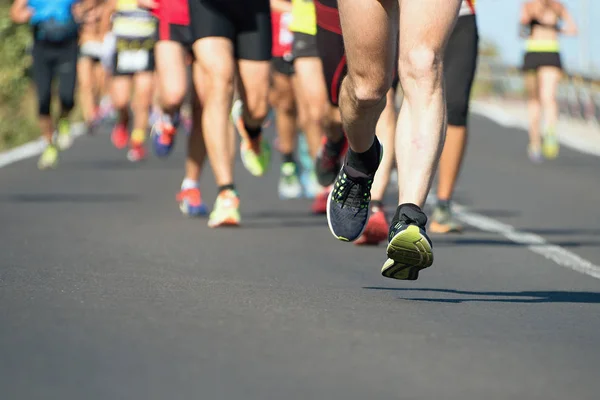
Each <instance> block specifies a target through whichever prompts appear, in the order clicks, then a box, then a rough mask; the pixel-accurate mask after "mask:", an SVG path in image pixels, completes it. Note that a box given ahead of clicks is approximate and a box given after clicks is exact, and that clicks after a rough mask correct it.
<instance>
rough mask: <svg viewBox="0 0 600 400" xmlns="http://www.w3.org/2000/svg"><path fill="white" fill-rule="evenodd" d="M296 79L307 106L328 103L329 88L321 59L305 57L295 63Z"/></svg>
mask: <svg viewBox="0 0 600 400" xmlns="http://www.w3.org/2000/svg"><path fill="white" fill-rule="evenodd" d="M294 70H295V71H296V79H298V85H299V88H300V90H301V91H302V98H303V99H304V101H305V102H307V105H309V106H310V105H323V104H327V103H328V95H327V87H326V84H325V77H324V74H323V65H322V63H321V59H320V58H319V57H303V58H298V59H296V60H295V61H294Z"/></svg>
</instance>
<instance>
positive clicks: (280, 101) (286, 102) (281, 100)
mask: <svg viewBox="0 0 600 400" xmlns="http://www.w3.org/2000/svg"><path fill="white" fill-rule="evenodd" d="M274 104H275V107H274V108H276V109H277V111H278V112H280V113H283V114H286V115H292V114H294V113H295V112H296V103H295V102H294V97H293V96H290V95H288V94H287V93H286V94H281V95H280V96H278V97H276V99H275V102H274Z"/></svg>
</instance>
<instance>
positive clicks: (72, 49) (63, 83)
mask: <svg viewBox="0 0 600 400" xmlns="http://www.w3.org/2000/svg"><path fill="white" fill-rule="evenodd" d="M78 51H79V50H78V45H77V40H73V41H71V42H70V43H67V44H65V45H64V47H63V48H62V49H61V50H60V51H58V54H57V65H56V74H57V75H58V79H59V86H60V92H61V94H63V95H64V94H68V92H74V91H75V84H76V83H77V56H78Z"/></svg>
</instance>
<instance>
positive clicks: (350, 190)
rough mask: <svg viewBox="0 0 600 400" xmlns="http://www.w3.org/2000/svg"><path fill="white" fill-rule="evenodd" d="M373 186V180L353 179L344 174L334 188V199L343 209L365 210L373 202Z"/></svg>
mask: <svg viewBox="0 0 600 400" xmlns="http://www.w3.org/2000/svg"><path fill="white" fill-rule="evenodd" d="M372 184H373V179H369V178H358V179H352V178H350V177H348V175H347V174H346V173H345V172H342V176H341V177H340V179H338V180H337V181H336V183H335V186H334V188H333V199H334V201H336V202H337V203H340V204H341V206H342V208H343V207H345V206H348V207H352V208H357V209H359V210H360V209H365V208H367V207H368V206H369V202H370V201H371V185H372ZM347 203H348V204H347Z"/></svg>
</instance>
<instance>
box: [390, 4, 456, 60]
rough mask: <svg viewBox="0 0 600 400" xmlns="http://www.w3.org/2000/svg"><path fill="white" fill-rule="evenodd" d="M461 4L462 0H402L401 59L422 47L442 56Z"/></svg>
mask: <svg viewBox="0 0 600 400" xmlns="http://www.w3.org/2000/svg"><path fill="white" fill-rule="evenodd" d="M460 4H461V0H419V1H414V0H400V38H399V46H400V48H399V52H400V59H401V60H402V59H403V58H404V57H403V56H406V55H407V54H408V53H409V52H412V51H415V50H416V51H419V50H421V49H423V50H432V51H433V52H434V55H435V56H443V54H444V53H443V52H444V49H445V47H446V43H447V41H448V38H449V37H450V34H451V33H452V29H453V27H454V25H455V22H456V19H457V17H458V10H459V8H460ZM400 69H402V66H400Z"/></svg>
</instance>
